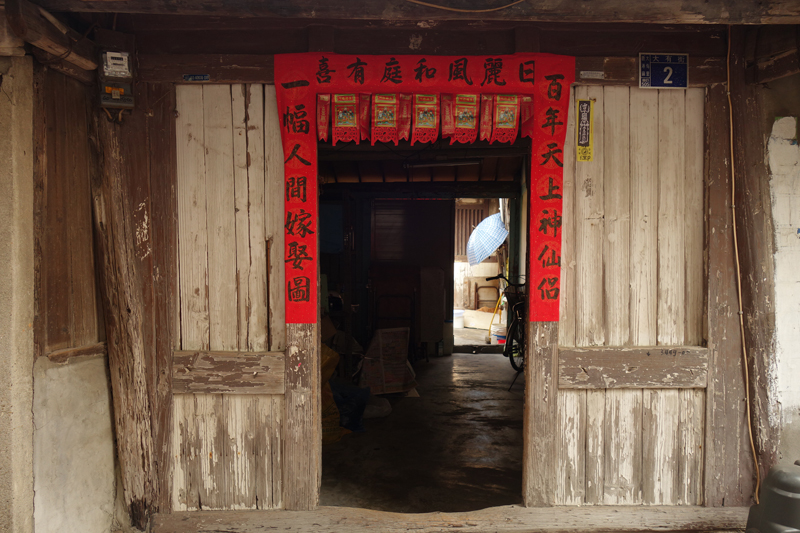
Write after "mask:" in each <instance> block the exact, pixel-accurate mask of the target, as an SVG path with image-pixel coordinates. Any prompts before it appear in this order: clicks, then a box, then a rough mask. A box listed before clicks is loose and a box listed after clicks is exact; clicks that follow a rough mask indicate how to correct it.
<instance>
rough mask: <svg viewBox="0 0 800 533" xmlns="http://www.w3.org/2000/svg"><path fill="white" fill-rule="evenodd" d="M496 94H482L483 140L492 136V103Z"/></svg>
mask: <svg viewBox="0 0 800 533" xmlns="http://www.w3.org/2000/svg"><path fill="white" fill-rule="evenodd" d="M493 103H494V96H493V95H491V94H482V95H481V140H482V141H488V140H489V139H491V138H492V104H493Z"/></svg>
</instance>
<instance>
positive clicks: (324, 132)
mask: <svg viewBox="0 0 800 533" xmlns="http://www.w3.org/2000/svg"><path fill="white" fill-rule="evenodd" d="M330 124H331V95H329V94H318V95H317V139H318V140H320V141H327V140H328V129H329V127H330Z"/></svg>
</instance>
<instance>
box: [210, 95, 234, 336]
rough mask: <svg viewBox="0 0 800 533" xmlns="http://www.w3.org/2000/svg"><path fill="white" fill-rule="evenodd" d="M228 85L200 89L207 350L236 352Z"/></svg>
mask: <svg viewBox="0 0 800 533" xmlns="http://www.w3.org/2000/svg"><path fill="white" fill-rule="evenodd" d="M231 105H232V102H231V87H230V86H229V85H206V86H204V87H203V132H204V138H205V148H206V150H205V169H206V174H205V181H206V194H207V197H206V216H207V220H206V222H207V226H206V227H207V235H208V314H209V335H210V337H209V338H210V342H209V346H210V348H211V349H212V350H225V351H229V350H236V349H237V348H238V341H239V338H238V331H239V323H238V321H237V312H236V307H237V305H236V304H237V298H236V297H235V296H236V295H237V277H236V265H237V263H236V257H237V256H236V218H235V209H236V208H235V198H234V166H233V131H232V130H233V117H232V109H231Z"/></svg>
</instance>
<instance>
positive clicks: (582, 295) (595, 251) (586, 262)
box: [575, 87, 605, 346]
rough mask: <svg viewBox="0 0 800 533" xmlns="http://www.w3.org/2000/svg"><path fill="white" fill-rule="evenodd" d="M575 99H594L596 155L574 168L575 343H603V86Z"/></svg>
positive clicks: (584, 91) (586, 90) (578, 90)
mask: <svg viewBox="0 0 800 533" xmlns="http://www.w3.org/2000/svg"><path fill="white" fill-rule="evenodd" d="M575 98H576V99H581V100H585V99H591V100H593V101H594V109H593V112H594V116H593V117H592V121H593V124H592V126H593V128H594V129H593V136H594V151H593V154H594V157H593V160H592V161H589V162H583V161H580V162H577V163H576V168H575V183H576V186H575V263H576V267H575V294H576V298H577V303H576V310H575V313H576V314H575V345H576V346H602V345H603V344H604V342H605V328H604V320H603V235H604V220H603V208H604V205H603V168H604V144H603V124H604V122H603V88H602V87H577V88H576V89H575Z"/></svg>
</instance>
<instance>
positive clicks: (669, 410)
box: [642, 389, 680, 505]
mask: <svg viewBox="0 0 800 533" xmlns="http://www.w3.org/2000/svg"><path fill="white" fill-rule="evenodd" d="M679 394H680V393H679V391H677V390H664V389H645V390H644V392H643V397H642V428H643V429H644V435H643V437H642V442H643V446H642V503H645V504H649V505H664V504H667V505H669V504H675V503H677V489H678V487H677V481H678V473H679V464H680V463H679V453H678V448H679V439H678V437H679V432H678V423H679V409H680V402H679Z"/></svg>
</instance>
